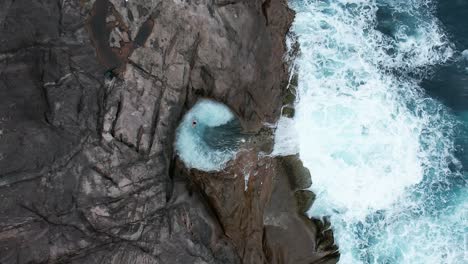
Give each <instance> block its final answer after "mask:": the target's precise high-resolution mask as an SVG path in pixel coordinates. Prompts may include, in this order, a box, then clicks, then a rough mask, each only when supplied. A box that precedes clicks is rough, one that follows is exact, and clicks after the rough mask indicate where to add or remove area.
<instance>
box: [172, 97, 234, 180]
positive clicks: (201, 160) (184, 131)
mask: <svg viewBox="0 0 468 264" xmlns="http://www.w3.org/2000/svg"><path fill="white" fill-rule="evenodd" d="M236 120H237V119H236V117H235V115H234V114H233V113H232V112H231V110H230V109H229V108H228V107H227V106H225V105H224V104H221V103H218V102H215V101H212V100H207V99H202V100H200V101H199V102H197V104H195V106H193V107H192V109H190V111H189V112H187V114H185V116H184V118H183V119H182V121H181V123H180V125H179V127H178V128H177V132H176V141H175V149H176V152H177V154H178V155H179V157H180V158H181V160H182V161H183V162H184V163H185V165H186V166H187V167H188V168H195V169H199V170H203V171H218V170H221V169H223V168H224V167H225V165H226V163H227V162H228V161H229V160H231V159H232V158H233V157H234V155H235V153H236V151H235V144H233V142H231V141H230V142H228V143H229V145H230V147H229V148H224V147H218V146H219V145H220V144H217V145H215V144H214V143H219V142H221V141H224V139H223V137H225V136H226V134H225V133H222V132H223V129H222V127H223V126H226V125H227V124H228V123H230V122H233V121H236ZM193 122H196V124H193ZM228 128H229V130H231V131H233V132H232V133H231V134H230V135H229V137H230V138H233V134H234V133H235V132H236V131H234V130H235V128H236V126H235V125H234V126H229V127H228ZM223 145H224V144H223Z"/></svg>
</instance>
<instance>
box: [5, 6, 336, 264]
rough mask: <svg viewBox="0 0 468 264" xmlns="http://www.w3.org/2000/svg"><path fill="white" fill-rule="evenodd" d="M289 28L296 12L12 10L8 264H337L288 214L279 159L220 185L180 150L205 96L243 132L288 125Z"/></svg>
mask: <svg viewBox="0 0 468 264" xmlns="http://www.w3.org/2000/svg"><path fill="white" fill-rule="evenodd" d="M292 18H293V13H292V11H290V10H289V9H288V8H287V5H286V1H284V0H271V1H260V0H252V1H221V0H220V1H149V0H148V1H132V0H130V1H124V0H64V1H62V0H44V1H26V0H15V1H13V0H6V1H1V3H0V25H1V26H0V33H1V35H2V36H3V37H2V39H1V40H0V201H1V203H0V263H2V264H3V263H7V264H10V263H264V262H272V263H275V261H276V263H292V262H290V261H289V262H281V261H283V260H284V258H283V257H284V256H285V255H281V254H282V253H275V252H288V254H289V255H288V256H290V257H292V256H296V253H297V252H299V251H297V250H295V249H294V248H295V247H294V246H295V245H296V244H297V243H300V241H307V242H304V243H303V246H300V247H298V248H299V249H300V250H302V251H300V252H299V253H297V256H302V255H304V254H309V255H310V254H312V255H313V256H312V258H311V259H310V260H311V261H312V262H313V261H315V259H320V256H322V255H323V254H325V253H320V254H322V255H320V254H319V255H317V252H322V251H323V252H329V248H331V247H332V246H331V245H333V243H332V239H330V234H329V232H328V231H325V233H323V235H320V236H319V235H318V234H319V233H320V234H322V233H321V231H317V230H322V229H323V228H322V229H320V228H318V227H317V226H318V225H319V223H315V222H314V223H309V224H306V223H307V221H304V220H302V218H301V216H299V215H298V214H297V208H296V206H295V205H294V206H289V204H287V202H288V203H295V199H294V193H293V190H295V189H296V187H294V188H293V187H291V186H290V185H284V186H289V187H287V189H284V191H276V192H275V191H274V190H275V188H279V187H278V186H279V185H278V184H275V183H274V180H277V179H281V181H284V180H285V179H287V176H286V175H288V173H286V172H285V169H284V167H283V165H281V164H282V162H278V161H276V160H275V159H273V158H267V157H264V158H261V157H259V156H258V152H259V151H258V148H255V149H256V150H255V151H254V152H248V153H247V154H245V159H247V160H242V159H241V160H239V161H238V162H236V163H234V164H233V165H232V167H231V169H230V170H227V171H224V172H220V173H219V174H218V176H219V177H213V178H207V175H205V174H204V173H195V172H193V171H186V170H185V169H184V168H183V166H180V164H179V163H177V161H176V160H177V159H176V158H175V157H174V152H173V142H174V134H175V129H176V127H177V125H178V123H179V121H180V119H181V117H182V115H183V113H184V112H186V111H187V110H188V109H189V108H190V107H191V106H193V105H194V104H195V102H196V101H197V100H198V99H199V98H202V97H208V98H212V99H215V100H217V101H220V102H223V103H226V104H227V105H229V106H230V107H231V108H232V109H233V110H234V112H235V113H236V115H237V116H238V117H239V119H240V121H241V124H242V126H243V128H244V130H245V131H246V132H250V133H254V134H255V133H257V132H258V131H259V130H260V129H261V128H262V127H263V126H264V124H265V123H274V122H275V121H276V120H277V119H278V117H279V115H280V111H281V105H282V102H283V96H284V89H285V87H286V84H287V82H288V71H287V65H286V64H285V63H284V62H283V55H284V53H285V36H286V33H287V31H288V30H289V27H290V24H291V22H292ZM260 145H262V144H260ZM266 145H267V146H271V143H268V144H266ZM253 161H258V162H257V163H256V162H253ZM244 163H245V164H250V165H249V166H250V167H249V166H247V165H246V166H247V167H245V166H243V164H244ZM246 168H247V170H248V171H249V172H250V174H252V175H253V176H251V178H249V181H248V188H247V191H246V190H245V189H244V184H245V178H244V176H241V175H240V173H241V170H242V172H243V170H244V169H246ZM278 168H282V169H278ZM278 170H280V171H282V173H281V174H278V173H277V172H276V171H278ZM286 170H288V169H286ZM236 173H237V174H238V175H237V176H236ZM286 182H289V181H288V180H286ZM297 186H298V187H297V188H299V186H306V184H297ZM220 187H221V188H222V189H218V188H220ZM284 188H286V187H284ZM282 194H284V195H286V194H287V196H283V195H282ZM242 197H243V198H242ZM270 197H271V199H270ZM227 198H239V199H240V200H236V199H233V200H230V199H227ZM283 198H284V199H286V200H284V199H283ZM276 203H278V208H285V206H286V207H288V209H287V211H286V212H287V215H288V217H286V219H289V220H288V221H289V222H287V221H283V220H281V219H282V218H281V217H282V216H281V215H276V213H278V212H279V209H274V207H275V206H276ZM285 210H286V209H285ZM265 219H269V220H265ZM275 223H277V224H275ZM285 223H289V224H287V228H283V227H282V226H284V224H285ZM298 223H302V224H298ZM304 230H307V231H305V232H304ZM327 232H328V233H327ZM297 234H299V235H298V236H296V235H297ZM303 234H304V235H303ZM292 237H298V238H297V239H298V240H297V242H296V243H291V242H292V241H293V240H292ZM299 237H304V238H301V239H303V240H300V239H299ZM317 237H320V238H321V239H322V241H327V243H326V244H325V245H326V246H320V245H323V243H322V242H320V243H319V242H316V241H314V238H317ZM288 243H291V244H290V245H288ZM297 245H298V244H297ZM309 246H310V247H309ZM283 247H284V248H283ZM264 248H268V250H264ZM278 248H279V249H280V250H279V251H276V249H278ZM306 249H308V250H309V253H306ZM310 249H312V250H310ZM315 249H316V250H315ZM319 249H320V250H319ZM301 252H302V253H301ZM278 254H280V255H278ZM301 254H302V255H301ZM309 255H308V256H309ZM325 255H326V254H325ZM288 259H290V260H291V259H294V258H288ZM277 260H278V261H277ZM294 263H299V262H294ZM308 263H309V262H308Z"/></svg>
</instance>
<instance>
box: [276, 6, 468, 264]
mask: <svg viewBox="0 0 468 264" xmlns="http://www.w3.org/2000/svg"><path fill="white" fill-rule="evenodd" d="M467 2H468V1H462V0H441V1H440V2H437V1H431V0H295V1H290V6H291V7H292V8H293V9H294V10H295V11H296V12H297V15H296V19H295V22H294V25H293V28H292V30H293V31H294V32H295V34H296V35H297V37H298V41H299V44H300V46H301V53H300V56H299V57H298V58H297V60H296V63H295V65H296V68H295V70H296V71H297V72H298V74H299V81H298V101H297V102H296V115H295V117H294V119H282V120H280V125H279V126H278V130H277V134H276V139H277V140H276V145H275V154H276V155H282V154H291V152H295V151H297V152H299V154H300V158H301V159H302V161H303V163H304V164H305V166H306V167H308V168H309V170H310V171H311V175H312V182H313V185H312V187H311V190H312V191H314V192H315V193H316V195H317V198H316V201H315V203H314V205H313V207H312V208H311V210H310V211H309V214H310V215H311V216H313V217H318V218H320V217H329V219H330V221H331V223H332V226H333V230H334V235H335V240H336V242H337V244H338V246H339V248H340V253H341V258H340V263H349V264H358V263H366V264H367V263H382V264H383V263H385V264H393V263H409V264H418V263H425V264H427V263H431V264H432V263H434V264H439V263H440V264H442V263H468V191H467V179H468V51H465V52H464V50H467V49H468V41H467V40H468V30H467V29H468V27H467V26H466V22H458V21H463V20H465V21H468V19H466V17H468V7H467V6H468V3H467ZM462 10H465V12H463V11H462ZM457 16H458V17H459V19H458V20H457V19H456V17H457Z"/></svg>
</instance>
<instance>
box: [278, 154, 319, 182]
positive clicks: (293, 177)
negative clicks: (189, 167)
mask: <svg viewBox="0 0 468 264" xmlns="http://www.w3.org/2000/svg"><path fill="white" fill-rule="evenodd" d="M279 159H280V161H281V163H282V164H283V166H284V167H285V168H286V170H287V171H288V177H289V181H290V183H291V188H292V189H293V190H304V189H307V188H309V187H310V186H311V185H312V180H311V176H310V172H309V170H308V169H307V168H306V167H304V165H303V164H302V161H301V160H300V159H299V155H297V154H296V155H291V156H285V157H280V158H279Z"/></svg>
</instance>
